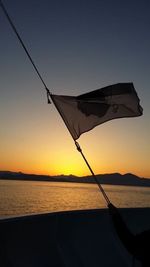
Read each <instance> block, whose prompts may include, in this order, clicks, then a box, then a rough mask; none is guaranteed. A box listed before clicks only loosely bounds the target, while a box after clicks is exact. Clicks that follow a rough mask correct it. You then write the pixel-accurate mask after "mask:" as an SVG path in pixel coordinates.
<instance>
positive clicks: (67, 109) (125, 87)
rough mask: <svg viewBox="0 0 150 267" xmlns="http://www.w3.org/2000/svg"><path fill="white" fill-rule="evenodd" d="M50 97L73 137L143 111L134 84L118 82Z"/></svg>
mask: <svg viewBox="0 0 150 267" xmlns="http://www.w3.org/2000/svg"><path fill="white" fill-rule="evenodd" d="M51 98H52V100H53V102H54V104H55V106H56V108H57V110H58V111H59V113H60V115H61V117H62V118H63V120H64V122H65V124H66V126H67V128H68V130H69V132H70V134H71V135H72V137H73V139H74V140H76V139H78V138H79V137H80V135H81V134H82V133H84V132H87V131H90V130H91V129H93V128H94V127H95V126H97V125H99V124H102V123H104V122H106V121H109V120H112V119H117V118H124V117H137V116H141V115H142V113H143V109H142V107H141V106H140V103H139V102H140V100H139V98H138V95H137V93H136V91H135V88H134V85H133V83H118V84H114V85H110V86H107V87H104V88H101V89H98V90H95V91H92V92H89V93H86V94H82V95H79V96H66V95H51Z"/></svg>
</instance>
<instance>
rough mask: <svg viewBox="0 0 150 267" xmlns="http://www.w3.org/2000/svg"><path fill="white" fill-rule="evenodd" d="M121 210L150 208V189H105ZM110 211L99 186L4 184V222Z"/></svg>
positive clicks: (0, 189) (0, 201) (0, 207)
mask: <svg viewBox="0 0 150 267" xmlns="http://www.w3.org/2000/svg"><path fill="white" fill-rule="evenodd" d="M103 188H104V189H105V192H106V193H107V195H108V197H109V199H110V201H111V202H112V203H114V204H115V205H116V206H117V207H150V188H148V187H129V186H112V185H104V186H103ZM104 207H106V203H105V200H104V199H103V197H102V194H101V193H100V192H99V189H98V187H97V185H93V184H77V183H60V182H59V183H57V182H32V181H31V182H30V181H4V180H0V218H4V217H9V216H16V215H17V216H18V215H24V214H34V213H36V214H37V213H45V212H53V211H63V210H78V209H95V208H104Z"/></svg>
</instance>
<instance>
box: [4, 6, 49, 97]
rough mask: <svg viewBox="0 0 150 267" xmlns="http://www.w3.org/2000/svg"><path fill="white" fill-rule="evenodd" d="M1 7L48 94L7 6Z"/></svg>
mask: <svg viewBox="0 0 150 267" xmlns="http://www.w3.org/2000/svg"><path fill="white" fill-rule="evenodd" d="M0 6H1V8H2V10H3V12H4V14H5V16H6V18H7V19H8V21H9V24H10V25H11V27H12V29H13V31H14V33H15V34H16V36H17V38H18V40H19V42H20V43H21V45H22V47H23V49H24V51H25V53H26V55H27V56H28V58H29V60H30V62H31V64H32V66H33V68H34V69H35V71H36V73H37V75H38V77H39V78H40V80H41V82H42V83H43V85H44V87H45V89H46V91H47V93H48V91H49V90H48V88H47V86H46V83H45V82H44V80H43V78H42V76H41V74H40V72H39V70H38V68H37V67H36V65H35V63H34V61H33V59H32V57H31V56H30V54H29V52H28V50H27V48H26V46H25V44H24V42H23V40H22V38H21V36H20V35H19V33H18V31H17V29H16V27H15V25H14V23H13V22H12V19H11V18H10V16H9V14H8V12H7V10H6V8H5V6H4V4H3V3H2V1H0Z"/></svg>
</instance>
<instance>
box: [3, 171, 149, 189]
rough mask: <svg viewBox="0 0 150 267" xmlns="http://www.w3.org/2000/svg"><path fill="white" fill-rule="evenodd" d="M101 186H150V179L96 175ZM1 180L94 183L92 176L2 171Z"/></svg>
mask: <svg viewBox="0 0 150 267" xmlns="http://www.w3.org/2000/svg"><path fill="white" fill-rule="evenodd" d="M96 177H97V179H98V181H99V182H100V183H101V184H111V185H131V186H150V179H148V178H140V177H138V176H136V175H134V174H132V173H126V174H124V175H122V174H120V173H112V174H99V175H96ZM0 179H3V180H4V179H5V180H26V181H49V182H75V183H94V179H93V177H92V176H84V177H77V176H74V175H68V176H66V175H59V176H48V175H36V174H25V173H22V172H11V171H0Z"/></svg>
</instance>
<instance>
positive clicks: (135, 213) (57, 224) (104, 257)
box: [0, 208, 150, 267]
mask: <svg viewBox="0 0 150 267" xmlns="http://www.w3.org/2000/svg"><path fill="white" fill-rule="evenodd" d="M120 212H121V214H122V215H123V217H124V219H125V220H126V221H127V223H128V225H129V227H130V228H131V229H132V231H133V232H135V233H138V232H140V231H142V230H145V229H148V228H149V226H150V208H137V209H121V210H120ZM0 261H1V264H0V266H2V267H81V266H82V267H83V266H85V267H100V266H102V267H106V266H107V267H108V266H109V267H111V266H112V267H113V266H114V267H115V266H122V267H124V266H132V256H131V255H129V254H128V252H127V251H126V250H125V248H124V247H123V245H122V244H121V242H120V240H119V239H118V237H117V236H116V233H115V230H114V229H113V225H112V222H111V218H110V216H109V213H108V210H107V209H100V210H99V209H97V210H84V211H69V212H56V213H49V214H40V215H32V216H24V217H18V218H10V219H3V220H0ZM136 266H139V265H136Z"/></svg>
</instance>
